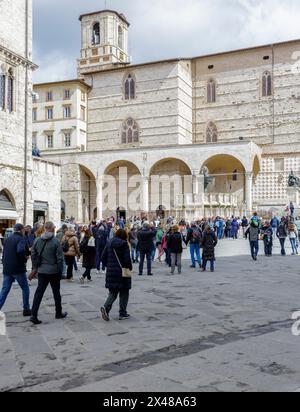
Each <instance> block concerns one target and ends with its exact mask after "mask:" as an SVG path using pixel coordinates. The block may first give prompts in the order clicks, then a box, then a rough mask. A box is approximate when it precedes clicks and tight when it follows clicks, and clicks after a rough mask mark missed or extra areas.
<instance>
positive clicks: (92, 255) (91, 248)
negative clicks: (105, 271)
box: [79, 229, 96, 284]
mask: <svg viewBox="0 0 300 412" xmlns="http://www.w3.org/2000/svg"><path fill="white" fill-rule="evenodd" d="M80 252H81V253H82V255H83V258H82V267H83V268H84V269H85V272H84V274H83V275H82V276H81V277H80V279H79V280H80V283H82V284H83V283H84V281H85V279H86V278H87V280H88V282H91V281H92V277H91V271H92V270H93V269H95V268H96V242H95V238H94V236H93V234H92V232H91V231H90V230H88V229H86V231H85V234H84V238H83V240H82V241H81V243H80Z"/></svg>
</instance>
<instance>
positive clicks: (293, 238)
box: [288, 223, 298, 256]
mask: <svg viewBox="0 0 300 412" xmlns="http://www.w3.org/2000/svg"><path fill="white" fill-rule="evenodd" d="M288 236H289V239H290V243H291V247H292V256H295V255H298V231H297V228H296V225H295V224H294V223H290V224H289V226H288Z"/></svg>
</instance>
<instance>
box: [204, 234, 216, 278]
mask: <svg viewBox="0 0 300 412" xmlns="http://www.w3.org/2000/svg"><path fill="white" fill-rule="evenodd" d="M217 244H218V238H217V235H216V234H215V232H214V231H213V230H212V229H211V228H210V227H207V228H206V229H205V231H204V234H203V237H202V240H201V246H202V248H203V255H202V260H203V265H202V272H206V266H207V262H210V271H211V272H214V271H215V260H216V257H215V248H216V246H217Z"/></svg>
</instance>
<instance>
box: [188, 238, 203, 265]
mask: <svg viewBox="0 0 300 412" xmlns="http://www.w3.org/2000/svg"><path fill="white" fill-rule="evenodd" d="M190 252H191V259H192V266H196V261H195V253H196V256H197V262H198V263H199V266H200V265H201V255H200V245H199V244H198V243H197V244H196V243H195V244H194V243H190Z"/></svg>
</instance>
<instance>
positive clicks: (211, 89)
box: [207, 80, 216, 103]
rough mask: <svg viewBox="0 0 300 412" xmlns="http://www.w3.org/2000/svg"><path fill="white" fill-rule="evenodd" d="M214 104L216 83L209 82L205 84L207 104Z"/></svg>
mask: <svg viewBox="0 0 300 412" xmlns="http://www.w3.org/2000/svg"><path fill="white" fill-rule="evenodd" d="M215 102H216V82H215V81H214V80H210V81H209V82H208V83H207V103H215Z"/></svg>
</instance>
